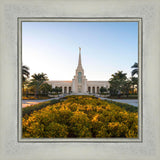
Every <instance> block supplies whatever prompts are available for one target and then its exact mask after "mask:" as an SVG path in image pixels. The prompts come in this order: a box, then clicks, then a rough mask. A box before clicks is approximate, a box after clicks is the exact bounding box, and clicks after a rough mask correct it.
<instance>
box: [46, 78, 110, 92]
mask: <svg viewBox="0 0 160 160" xmlns="http://www.w3.org/2000/svg"><path fill="white" fill-rule="evenodd" d="M84 80H85V81H84V83H83V86H82V88H83V92H82V93H99V90H100V88H101V87H105V88H107V89H108V88H109V87H110V84H109V82H108V81H87V79H84ZM47 83H48V84H51V85H52V88H55V87H56V86H57V87H62V93H69V90H71V91H72V93H78V90H77V88H76V84H77V83H76V82H75V79H73V80H72V81H47ZM89 87H90V91H89V90H88V88H89Z"/></svg>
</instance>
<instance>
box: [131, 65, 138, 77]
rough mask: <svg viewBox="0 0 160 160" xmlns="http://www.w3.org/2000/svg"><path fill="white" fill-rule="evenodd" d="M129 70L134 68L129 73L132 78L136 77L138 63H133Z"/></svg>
mask: <svg viewBox="0 0 160 160" xmlns="http://www.w3.org/2000/svg"><path fill="white" fill-rule="evenodd" d="M131 68H134V69H133V70H132V72H131V74H132V76H134V75H138V63H136V62H135V63H134V65H133V66H131Z"/></svg>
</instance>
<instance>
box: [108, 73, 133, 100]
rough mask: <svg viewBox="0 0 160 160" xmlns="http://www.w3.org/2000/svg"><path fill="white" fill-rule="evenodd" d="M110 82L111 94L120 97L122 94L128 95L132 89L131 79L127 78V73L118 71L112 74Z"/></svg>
mask: <svg viewBox="0 0 160 160" xmlns="http://www.w3.org/2000/svg"><path fill="white" fill-rule="evenodd" d="M109 83H110V88H109V90H110V94H111V96H114V95H117V96H119V97H120V95H121V94H126V95H127V96H128V94H129V91H130V89H131V81H130V80H129V79H127V76H126V73H123V71H118V72H117V73H115V74H112V78H111V79H110V80H109Z"/></svg>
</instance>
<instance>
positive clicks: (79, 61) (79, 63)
mask: <svg viewBox="0 0 160 160" xmlns="http://www.w3.org/2000/svg"><path fill="white" fill-rule="evenodd" d="M78 65H82V64H81V47H79V60H78Z"/></svg>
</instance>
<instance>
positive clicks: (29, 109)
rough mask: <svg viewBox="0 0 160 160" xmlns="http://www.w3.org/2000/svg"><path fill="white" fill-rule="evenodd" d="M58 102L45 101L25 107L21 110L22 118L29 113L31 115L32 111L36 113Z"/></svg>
mask: <svg viewBox="0 0 160 160" xmlns="http://www.w3.org/2000/svg"><path fill="white" fill-rule="evenodd" d="M58 102H59V100H51V101H46V102H42V103H39V104H36V105H32V106H29V107H25V108H22V117H24V116H25V115H26V114H27V115H28V116H29V115H30V114H31V113H33V112H34V111H38V110H40V109H42V108H44V107H46V106H48V105H52V104H55V103H58Z"/></svg>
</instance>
